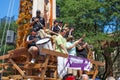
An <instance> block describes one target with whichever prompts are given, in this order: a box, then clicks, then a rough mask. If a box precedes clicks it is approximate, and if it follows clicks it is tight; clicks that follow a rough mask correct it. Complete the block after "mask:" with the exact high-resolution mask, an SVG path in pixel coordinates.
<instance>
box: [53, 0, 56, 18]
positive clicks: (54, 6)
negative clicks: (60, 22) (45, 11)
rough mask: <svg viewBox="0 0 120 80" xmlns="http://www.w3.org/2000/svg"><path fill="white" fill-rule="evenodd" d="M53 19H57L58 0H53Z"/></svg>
mask: <svg viewBox="0 0 120 80" xmlns="http://www.w3.org/2000/svg"><path fill="white" fill-rule="evenodd" d="M53 19H54V20H55V19H56V0H53Z"/></svg>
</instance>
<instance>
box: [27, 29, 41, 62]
mask: <svg viewBox="0 0 120 80" xmlns="http://www.w3.org/2000/svg"><path fill="white" fill-rule="evenodd" d="M38 39H40V37H39V36H37V31H36V29H34V28H33V29H31V34H30V35H28V37H27V40H26V42H27V44H28V48H29V49H28V52H30V53H31V55H32V60H31V63H34V62H35V59H36V57H37V55H38V52H39V50H38V47H37V46H36V41H38Z"/></svg>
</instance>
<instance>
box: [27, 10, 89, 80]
mask: <svg viewBox="0 0 120 80" xmlns="http://www.w3.org/2000/svg"><path fill="white" fill-rule="evenodd" d="M40 15H41V12H40V10H37V11H36V17H33V18H32V19H31V25H32V28H31V30H30V34H29V35H28V37H27V39H26V42H27V44H28V51H29V52H30V54H31V55H32V59H31V63H35V62H36V58H37V56H38V55H39V53H40V51H39V46H37V45H36V42H37V41H38V40H41V39H44V38H46V37H47V38H52V39H53V40H52V42H51V44H52V46H49V47H52V50H55V51H57V52H61V53H63V54H68V55H72V56H78V57H84V58H87V51H86V47H87V45H88V44H87V43H84V41H83V39H84V37H85V36H84V37H81V38H80V39H78V40H76V39H75V37H74V35H73V34H74V27H69V25H68V23H65V24H63V21H62V20H55V21H54V24H53V26H52V28H51V29H49V30H48V29H46V27H45V19H44V18H42V17H41V16H40ZM66 62H67V59H66V58H63V57H60V56H59V57H57V63H58V64H57V65H58V66H57V70H58V75H59V76H58V77H59V78H60V79H62V78H63V77H64V76H65V75H66V74H73V75H74V76H76V77H78V78H81V79H82V78H83V79H82V80H88V76H87V74H84V75H83V71H81V70H75V69H70V68H66V67H65V65H66ZM78 75H79V76H78ZM84 78H85V79H84Z"/></svg>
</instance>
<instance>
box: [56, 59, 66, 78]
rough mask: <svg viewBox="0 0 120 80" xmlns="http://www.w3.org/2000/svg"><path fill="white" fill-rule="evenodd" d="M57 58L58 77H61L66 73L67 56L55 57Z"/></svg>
mask: <svg viewBox="0 0 120 80" xmlns="http://www.w3.org/2000/svg"><path fill="white" fill-rule="evenodd" d="M57 60H58V75H59V78H63V76H65V75H66V74H67V67H66V62H67V58H63V57H57Z"/></svg>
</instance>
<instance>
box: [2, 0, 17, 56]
mask: <svg viewBox="0 0 120 80" xmlns="http://www.w3.org/2000/svg"><path fill="white" fill-rule="evenodd" d="M14 4H15V0H13V3H12V6H11V12H10V15H9V16H10V21H9V23H8V28H7V30H9V29H10V24H11V17H12V13H13V8H14ZM6 45H7V43H6V42H5V46H4V52H3V55H4V53H5V51H6V48H7V46H6Z"/></svg>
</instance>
